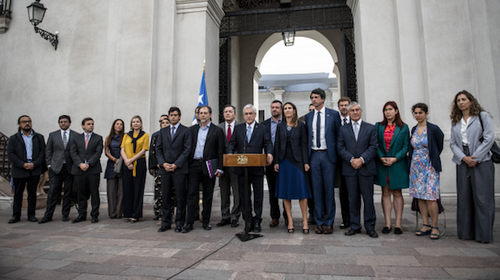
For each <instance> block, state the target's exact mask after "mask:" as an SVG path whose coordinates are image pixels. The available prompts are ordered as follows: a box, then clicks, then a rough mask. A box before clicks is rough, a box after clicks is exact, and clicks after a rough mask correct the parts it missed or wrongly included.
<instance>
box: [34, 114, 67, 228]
mask: <svg viewBox="0 0 500 280" xmlns="http://www.w3.org/2000/svg"><path fill="white" fill-rule="evenodd" d="M70 126H71V117H70V116H67V115H62V116H60V117H59V128H60V129H58V130H56V131H54V132H52V133H50V134H49V140H47V146H46V150H45V162H46V163H47V168H48V169H49V183H50V189H49V193H48V194H47V210H46V211H45V215H44V216H43V218H42V219H41V220H40V221H39V222H38V223H39V224H43V223H47V222H50V221H52V216H53V215H54V210H55V209H56V204H57V200H58V198H59V194H61V190H62V186H63V182H64V197H63V203H62V215H63V218H62V220H63V222H67V221H69V211H70V209H71V193H72V186H73V175H71V165H72V164H73V160H71V155H70V154H69V142H70V141H71V138H72V137H74V136H76V135H77V133H76V132H74V131H73V130H71V129H69V127H70Z"/></svg>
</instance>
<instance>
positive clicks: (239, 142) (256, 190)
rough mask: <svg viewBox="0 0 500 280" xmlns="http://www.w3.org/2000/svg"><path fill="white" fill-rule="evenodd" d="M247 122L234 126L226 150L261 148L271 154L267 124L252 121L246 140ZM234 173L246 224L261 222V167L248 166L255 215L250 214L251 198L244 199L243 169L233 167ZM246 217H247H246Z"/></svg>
mask: <svg viewBox="0 0 500 280" xmlns="http://www.w3.org/2000/svg"><path fill="white" fill-rule="evenodd" d="M246 127H247V124H246V123H242V124H238V125H237V126H235V127H234V133H233V135H232V136H231V141H230V142H229V147H228V149H227V152H228V153H229V154H232V153H239V154H243V153H246V154H262V149H264V150H265V153H266V154H273V144H272V142H271V135H269V133H268V129H267V126H265V125H262V124H258V123H257V122H255V123H254V128H253V131H252V135H251V138H250V142H247V139H246V137H247V128H246ZM234 173H236V174H238V188H239V193H240V203H241V209H242V214H243V219H245V221H246V222H247V224H259V225H260V223H261V222H262V202H263V200H264V188H263V181H262V180H263V178H262V176H264V168H263V167H248V184H249V185H250V184H251V185H252V187H253V195H254V201H253V202H254V210H255V216H252V207H251V199H250V197H249V199H248V201H245V174H244V169H243V168H241V167H235V168H234ZM245 203H248V204H247V205H248V213H245V211H244V209H245ZM247 217H248V219H247Z"/></svg>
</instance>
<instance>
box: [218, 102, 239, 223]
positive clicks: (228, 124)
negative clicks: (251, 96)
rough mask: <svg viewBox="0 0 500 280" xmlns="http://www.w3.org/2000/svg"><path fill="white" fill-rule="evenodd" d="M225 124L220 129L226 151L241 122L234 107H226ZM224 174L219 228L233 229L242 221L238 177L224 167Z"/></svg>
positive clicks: (221, 183) (221, 178)
mask: <svg viewBox="0 0 500 280" xmlns="http://www.w3.org/2000/svg"><path fill="white" fill-rule="evenodd" d="M223 115H224V122H222V123H220V124H219V127H220V128H222V131H224V136H225V137H224V143H225V144H226V150H227V148H228V146H229V141H231V136H232V135H233V132H234V128H235V126H236V125H238V124H239V122H237V121H236V108H235V107H234V106H233V105H229V104H228V105H226V106H225V107H224V111H223ZM222 170H223V171H224V173H223V174H222V176H221V177H219V188H220V200H221V203H220V208H221V216H222V220H221V221H220V222H219V223H217V226H218V227H221V226H225V225H229V224H231V227H237V226H238V225H239V224H238V220H239V219H240V214H241V211H240V196H239V191H238V176H237V175H236V174H235V173H234V169H233V168H231V167H224V168H223V169H222ZM231 192H232V193H233V208H231V207H230V206H231Z"/></svg>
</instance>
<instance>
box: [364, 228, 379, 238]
mask: <svg viewBox="0 0 500 280" xmlns="http://www.w3.org/2000/svg"><path fill="white" fill-rule="evenodd" d="M366 234H368V236H370V237H372V238H377V237H378V234H377V232H376V231H374V230H367V231H366Z"/></svg>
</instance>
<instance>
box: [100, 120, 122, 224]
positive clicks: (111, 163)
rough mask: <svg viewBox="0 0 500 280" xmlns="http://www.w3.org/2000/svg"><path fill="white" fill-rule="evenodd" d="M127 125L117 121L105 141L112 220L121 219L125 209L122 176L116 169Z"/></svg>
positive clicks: (110, 215)
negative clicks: (123, 205)
mask: <svg viewBox="0 0 500 280" xmlns="http://www.w3.org/2000/svg"><path fill="white" fill-rule="evenodd" d="M124 130H125V123H124V122H123V120H121V119H116V120H115V121H114V122H113V125H112V126H111V131H110V132H109V135H108V136H107V137H106V140H105V141H104V152H105V154H106V156H107V157H108V163H107V165H106V171H105V172H104V178H105V179H106V183H107V186H106V192H107V195H108V215H109V217H110V218H111V219H121V217H122V213H123V208H122V201H123V187H122V186H123V184H122V174H117V173H115V171H114V169H115V166H116V164H117V163H118V160H119V159H120V145H121V143H122V140H123V135H124V134H125V133H124Z"/></svg>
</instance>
